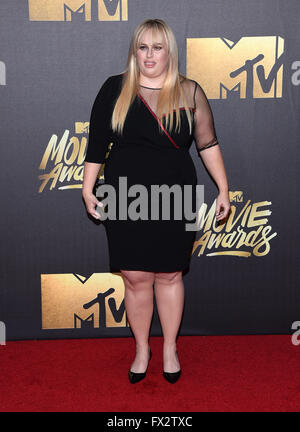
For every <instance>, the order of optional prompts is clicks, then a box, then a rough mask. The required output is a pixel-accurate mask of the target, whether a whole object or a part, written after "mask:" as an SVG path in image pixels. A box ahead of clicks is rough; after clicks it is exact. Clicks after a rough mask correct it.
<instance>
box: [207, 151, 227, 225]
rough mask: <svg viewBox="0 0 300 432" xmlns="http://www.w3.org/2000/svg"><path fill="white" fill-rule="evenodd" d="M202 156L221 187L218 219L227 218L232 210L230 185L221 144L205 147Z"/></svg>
mask: <svg viewBox="0 0 300 432" xmlns="http://www.w3.org/2000/svg"><path fill="white" fill-rule="evenodd" d="M200 156H201V158H202V160H203V162H204V165H205V166H206V168H207V170H208V171H209V173H210V174H211V176H212V177H213V179H214V181H215V182H216V183H217V186H218V189H219V194H218V196H217V202H216V219H217V220H218V221H219V220H222V219H224V218H226V217H227V216H228V214H229V210H230V200H229V186H228V180H227V176H226V170H225V165H224V161H223V157H222V153H221V149H220V146H219V145H213V146H211V147H208V148H205V149H203V150H202V151H200Z"/></svg>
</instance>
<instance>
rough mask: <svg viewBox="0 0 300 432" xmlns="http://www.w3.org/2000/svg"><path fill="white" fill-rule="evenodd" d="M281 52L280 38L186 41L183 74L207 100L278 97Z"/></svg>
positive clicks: (280, 85)
mask: <svg viewBox="0 0 300 432" xmlns="http://www.w3.org/2000/svg"><path fill="white" fill-rule="evenodd" d="M283 51H284V40H283V38H281V37H280V36H253V37H242V38H241V39H240V40H239V41H238V42H232V41H230V40H229V39H225V38H188V39H187V75H188V77H189V78H191V79H194V80H196V81H198V82H199V84H200V85H201V86H202V87H203V90H204V91H205V93H206V95H207V98H208V99H227V97H228V96H229V95H230V97H234V96H236V95H237V97H239V98H241V99H245V98H247V99H248V98H249V99H251V98H274V97H282V76H283Z"/></svg>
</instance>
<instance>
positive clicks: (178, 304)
mask: <svg viewBox="0 0 300 432" xmlns="http://www.w3.org/2000/svg"><path fill="white" fill-rule="evenodd" d="M154 291H155V298H156V304H157V310H158V314H159V319H160V323H161V327H162V332H163V336H164V345H163V370H164V371H166V372H177V371H178V370H179V369H180V363H179V360H178V357H177V355H176V349H177V348H176V337H177V333H178V329H179V326H180V323H181V319H182V312H183V306H184V285H183V281H182V272H181V271H179V272H174V273H155V281H154Z"/></svg>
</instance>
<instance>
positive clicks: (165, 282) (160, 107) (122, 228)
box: [82, 19, 230, 383]
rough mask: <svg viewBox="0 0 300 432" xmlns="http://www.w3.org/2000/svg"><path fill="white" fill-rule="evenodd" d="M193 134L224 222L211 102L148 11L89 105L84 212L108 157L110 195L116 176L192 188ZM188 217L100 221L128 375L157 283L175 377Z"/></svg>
mask: <svg viewBox="0 0 300 432" xmlns="http://www.w3.org/2000/svg"><path fill="white" fill-rule="evenodd" d="M193 139H195V143H196V148H197V150H198V152H199V153H198V154H199V156H201V158H202V160H203V161H204V164H205V166H206V167H207V169H208V171H209V172H210V174H211V175H212V177H213V178H214V180H215V182H216V183H217V186H218V189H219V194H218V197H217V200H216V220H217V221H220V220H222V219H224V218H226V217H227V215H228V212H229V209H230V203H229V196H228V182H227V177H226V172H225V168H224V163H223V158H222V155H221V151H220V147H219V145H218V141H217V138H216V135H215V130H214V123H213V116H212V113H211V110H210V107H209V104H208V101H207V99H206V96H205V94H204V92H203V90H202V88H201V87H200V85H199V84H198V83H197V82H196V81H193V80H189V79H187V78H186V77H185V76H184V75H182V74H181V73H179V71H178V49H177V44H176V40H175V37H174V34H173V32H172V30H171V29H170V27H169V26H168V25H167V24H166V23H165V22H164V21H163V20H159V19H154V20H146V21H145V22H143V23H142V24H140V25H139V26H138V27H137V28H136V30H135V32H134V34H133V37H132V40H131V44H130V49H129V55H128V60H127V67H126V70H125V72H123V73H122V74H119V75H113V76H110V77H109V78H108V79H107V80H106V81H105V83H104V84H103V86H102V87H101V89H100V91H99V93H98V95H97V97H96V100H95V102H94V105H93V108H92V113H91V118H90V132H89V142H88V149H87V154H86V158H85V165H84V180H83V189H82V196H83V199H84V202H85V205H86V209H87V212H88V213H89V214H90V215H92V216H93V217H94V218H95V219H100V216H99V213H98V212H97V211H96V206H101V205H102V206H103V204H102V203H101V202H100V201H98V199H97V198H96V196H95V195H94V194H93V188H94V185H95V182H96V179H97V177H98V174H99V169H100V167H101V164H103V163H104V162H105V169H104V178H105V183H106V184H108V185H112V186H114V188H115V191H116V194H117V200H116V202H118V196H119V194H120V193H121V192H120V189H119V180H120V178H121V177H122V178H123V179H124V178H126V180H127V183H128V187H129V186H131V185H137V184H138V185H143V187H144V188H146V190H147V191H150V186H151V185H168V186H170V187H171V186H172V185H180V187H181V188H182V187H183V186H184V185H192V186H193V191H195V186H196V184H197V176H196V170H195V166H194V163H193V160H192V158H191V156H190V154H189V148H190V146H191V143H192V142H193ZM111 142H113V145H112V148H111V150H110V152H109V154H108V157H107V158H106V159H105V155H106V154H107V150H108V145H109V143H111ZM200 153H201V155H200ZM193 200H194V201H195V193H194V195H193ZM194 201H193V203H194ZM149 203H150V204H151V202H150V201H149ZM193 205H194V204H193ZM193 210H194V207H193ZM172 216H173V213H172ZM186 222H190V220H188V221H187V219H186V218H185V217H184V216H183V217H182V218H181V220H173V219H171V220H162V219H161V218H160V216H159V220H149V219H148V220H144V219H142V218H141V219H139V220H122V218H119V219H118V218H117V219H116V220H113V219H112V220H110V219H106V220H105V222H104V226H105V229H106V233H107V238H108V246H109V257H110V266H111V269H112V270H113V271H115V270H119V271H120V272H121V274H122V277H123V279H124V285H125V308H126V314H127V318H128V321H129V324H130V327H131V329H132V331H133V334H134V338H135V342H136V356H135V359H134V361H133V363H132V364H131V367H130V370H129V371H128V376H129V380H130V382H131V383H136V382H139V381H141V379H143V378H145V376H146V370H147V366H148V362H149V360H150V358H151V350H150V347H149V343H148V339H149V329H150V324H151V319H152V314H153V284H154V292H155V297H156V303H157V309H158V313H159V318H160V322H161V326H162V331H163V337H164V344H163V376H164V378H165V379H166V380H167V381H168V382H171V383H175V382H176V381H177V380H178V378H179V376H180V374H181V368H180V363H179V359H178V353H177V349H176V337H177V332H178V329H179V325H180V322H181V318H182V312H183V305H184V285H183V281H182V271H183V270H184V269H185V268H187V267H188V265H189V260H190V256H191V251H192V246H193V242H194V239H195V231H190V230H186V228H185V226H186Z"/></svg>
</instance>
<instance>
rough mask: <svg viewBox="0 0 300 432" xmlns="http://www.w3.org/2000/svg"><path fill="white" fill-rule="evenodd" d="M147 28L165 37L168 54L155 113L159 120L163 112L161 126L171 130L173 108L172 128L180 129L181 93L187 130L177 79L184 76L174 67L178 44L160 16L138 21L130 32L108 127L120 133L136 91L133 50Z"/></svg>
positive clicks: (137, 81) (137, 68) (181, 92)
mask: <svg viewBox="0 0 300 432" xmlns="http://www.w3.org/2000/svg"><path fill="white" fill-rule="evenodd" d="M149 29H151V30H152V35H154V34H155V35H157V34H163V35H164V36H165V40H166V42H167V48H168V54H169V67H168V72H167V76H166V79H165V82H164V84H163V87H162V89H161V91H160V94H159V97H158V101H157V110H156V111H157V112H156V115H157V117H158V118H159V119H160V120H161V121H163V119H162V115H163V114H165V116H164V121H165V124H164V127H165V128H166V129H168V130H169V131H171V130H172V129H173V118H174V116H173V114H174V111H173V110H174V107H175V110H176V127H175V131H180V125H181V118H180V110H179V100H180V96H181V98H182V102H183V106H184V108H185V112H186V115H187V118H188V122H189V127H190V132H191V131H192V117H191V112H190V110H189V107H188V106H187V102H186V98H185V95H184V92H183V89H182V86H181V83H180V80H181V79H182V78H183V79H184V78H185V76H184V75H183V74H181V73H180V72H179V69H178V47H177V43H176V39H175V36H174V33H173V31H172V30H171V28H170V27H169V26H168V24H167V23H166V22H165V21H163V20H161V19H148V20H146V21H144V22H143V23H142V24H140V25H139V26H138V27H137V28H136V29H135V31H134V33H133V36H132V38H131V42H130V47H129V52H128V59H127V64H126V69H125V72H124V74H123V81H122V90H121V93H120V95H119V97H118V99H117V101H116V104H115V108H114V111H113V115H112V119H111V126H112V130H113V131H116V132H118V133H120V134H122V132H123V127H124V123H125V119H126V116H127V113H128V110H129V108H130V105H131V104H132V102H133V101H134V99H135V97H136V96H137V94H138V91H139V75H140V72H139V67H138V64H137V60H136V52H137V49H138V46H139V42H140V39H141V36H142V34H143V32H144V31H145V30H149ZM159 129H160V131H162V129H161V127H160V124H159Z"/></svg>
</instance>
